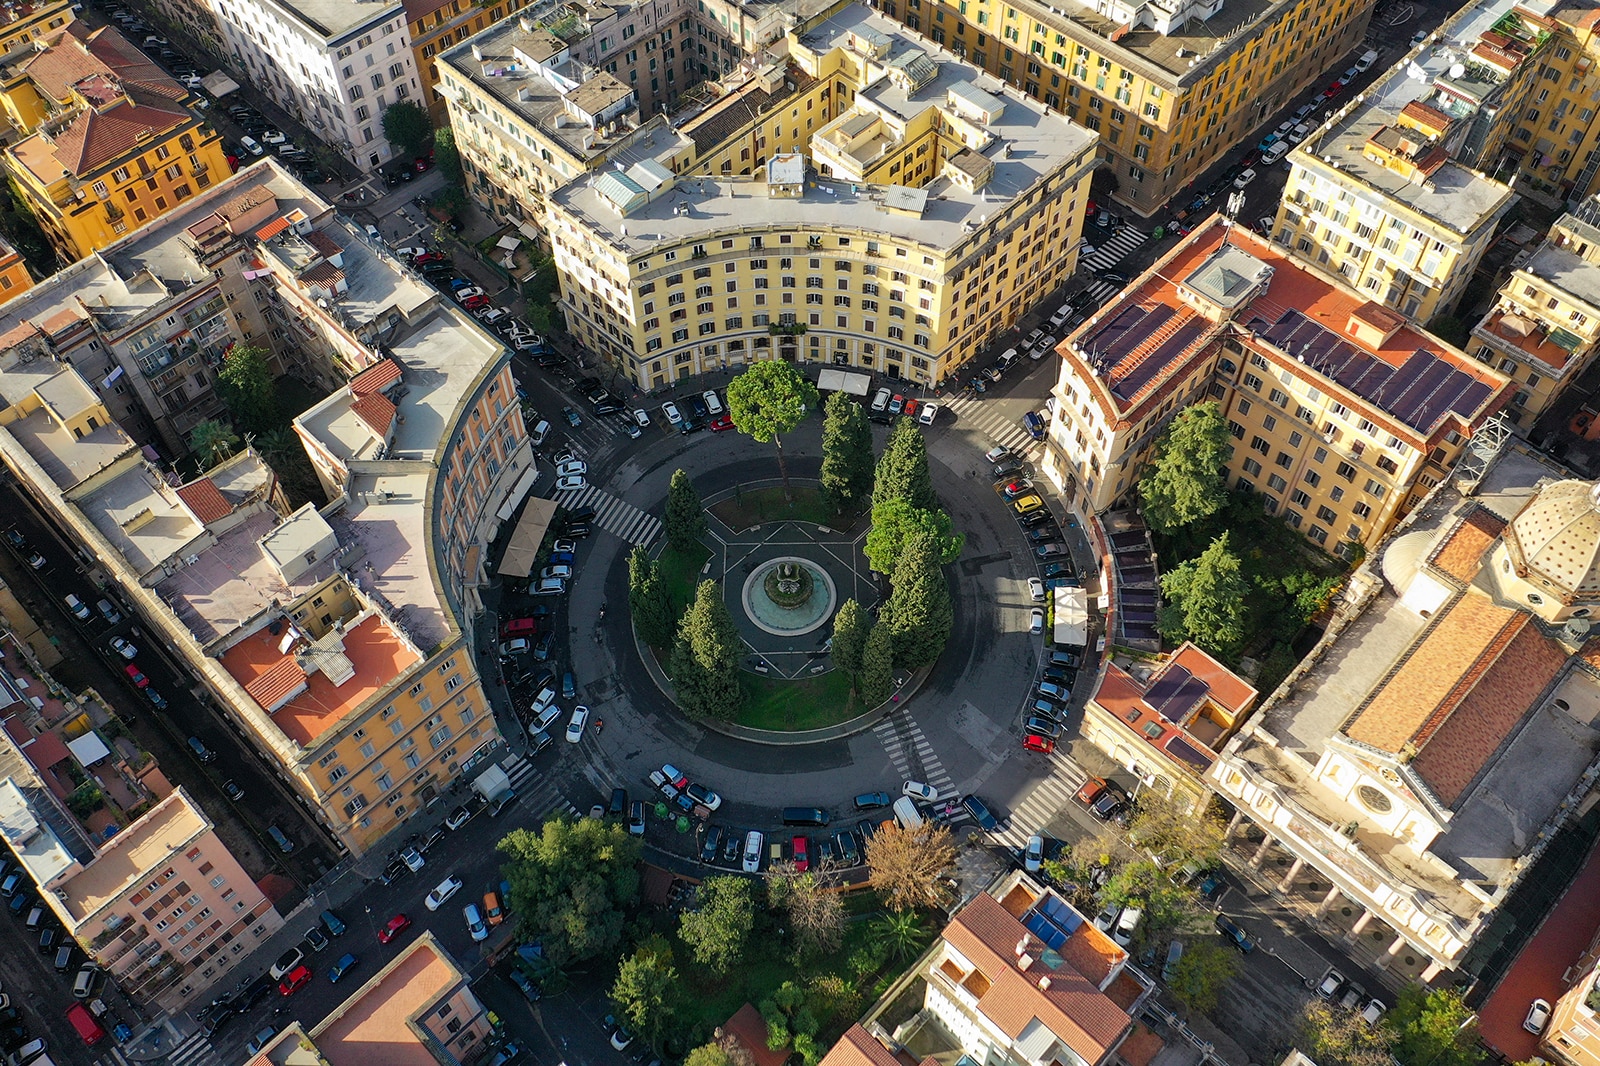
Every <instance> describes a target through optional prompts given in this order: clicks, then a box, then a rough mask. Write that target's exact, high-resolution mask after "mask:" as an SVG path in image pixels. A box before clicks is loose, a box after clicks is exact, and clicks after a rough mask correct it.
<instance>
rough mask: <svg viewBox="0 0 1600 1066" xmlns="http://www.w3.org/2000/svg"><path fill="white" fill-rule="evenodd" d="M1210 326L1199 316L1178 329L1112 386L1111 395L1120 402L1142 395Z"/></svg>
mask: <svg viewBox="0 0 1600 1066" xmlns="http://www.w3.org/2000/svg"><path fill="white" fill-rule="evenodd" d="M1208 325H1209V323H1207V322H1206V321H1205V319H1203V318H1200V317H1199V316H1198V315H1196V316H1194V317H1192V318H1190V319H1189V321H1187V322H1185V323H1184V324H1183V325H1181V326H1179V327H1178V328H1177V329H1176V330H1174V331H1173V334H1172V336H1170V337H1168V338H1167V339H1166V340H1164V341H1162V342H1161V343H1160V345H1158V346H1157V347H1156V350H1155V351H1153V352H1149V353H1147V354H1146V355H1145V357H1144V358H1143V359H1140V360H1139V361H1138V362H1137V363H1136V364H1134V365H1133V366H1132V367H1130V368H1129V370H1128V372H1127V373H1126V374H1124V375H1123V376H1122V377H1120V378H1118V379H1117V380H1116V381H1114V382H1113V383H1112V385H1111V392H1112V395H1114V396H1116V397H1117V398H1118V399H1119V400H1131V399H1133V398H1134V397H1135V396H1137V395H1139V390H1140V389H1142V388H1144V387H1145V386H1146V385H1148V384H1149V383H1150V380H1151V379H1152V378H1154V377H1155V376H1156V375H1157V374H1159V373H1161V371H1163V370H1165V369H1166V368H1167V365H1168V363H1170V362H1171V361H1172V360H1174V359H1176V358H1178V356H1180V355H1182V354H1183V352H1184V351H1185V350H1186V349H1187V348H1188V347H1189V345H1191V344H1193V343H1194V342H1195V341H1197V340H1199V339H1200V337H1201V335H1202V334H1204V333H1205V331H1206V327H1207V326H1208Z"/></svg>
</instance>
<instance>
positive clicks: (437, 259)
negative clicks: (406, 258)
mask: <svg viewBox="0 0 1600 1066" xmlns="http://www.w3.org/2000/svg"><path fill="white" fill-rule="evenodd" d="M446 261H447V260H446V259H445V257H444V256H443V255H442V254H440V253H439V252H423V253H422V254H421V255H419V256H417V257H416V258H414V259H412V260H411V265H412V266H419V267H420V266H427V265H428V264H429V263H443V262H446Z"/></svg>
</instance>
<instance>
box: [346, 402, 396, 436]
mask: <svg viewBox="0 0 1600 1066" xmlns="http://www.w3.org/2000/svg"><path fill="white" fill-rule="evenodd" d="M350 410H351V411H353V412H355V416H356V417H357V418H359V419H361V421H363V422H365V423H366V424H367V425H368V426H371V427H372V432H374V433H376V434H377V435H378V436H380V437H386V436H388V434H389V427H390V426H391V425H393V424H394V415H395V406H394V404H392V403H390V402H389V398H388V397H387V396H385V395H383V394H382V393H381V392H376V393H373V394H372V395H370V396H363V397H361V399H359V400H357V401H356V402H355V403H353V404H351V405H350Z"/></svg>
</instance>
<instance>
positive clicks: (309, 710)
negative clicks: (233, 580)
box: [222, 615, 421, 747]
mask: <svg viewBox="0 0 1600 1066" xmlns="http://www.w3.org/2000/svg"><path fill="white" fill-rule="evenodd" d="M281 636H282V634H274V633H273V632H272V631H271V630H269V629H267V628H266V627H264V626H263V627H262V628H261V629H259V630H257V631H256V632H255V633H252V634H251V635H250V636H248V637H245V638H244V639H243V640H241V641H239V642H238V643H237V644H235V645H233V647H231V648H229V649H228V650H227V651H226V652H224V653H223V654H222V667H223V669H225V670H227V671H228V673H230V674H232V675H233V678H234V680H236V681H238V682H239V683H240V684H241V685H244V686H246V687H249V686H250V685H251V684H252V683H254V682H256V681H257V680H259V679H261V678H262V677H263V676H265V675H266V674H267V673H269V672H270V671H272V670H273V669H274V668H275V667H279V666H280V664H282V663H283V662H284V661H285V660H286V659H292V658H293V655H292V654H285V653H283V652H280V651H279V650H278V641H279V639H280V637H281ZM344 654H345V657H346V658H348V659H349V660H350V665H351V666H353V667H354V668H355V674H354V675H353V676H352V677H351V678H350V679H349V680H348V681H346V682H344V684H342V685H335V684H334V683H333V682H332V681H330V680H329V679H328V677H327V675H326V674H325V673H323V672H322V671H320V670H318V671H316V672H315V673H311V674H309V675H308V676H307V678H306V690H305V691H304V692H302V693H300V694H299V695H298V696H295V697H294V698H293V699H291V700H290V701H289V702H288V703H287V704H285V705H284V706H283V707H282V708H280V709H279V710H277V711H274V712H272V715H271V717H272V720H273V721H274V722H275V723H277V726H278V728H279V729H280V730H282V731H283V734H284V736H286V737H288V738H289V739H290V740H293V741H294V742H295V743H297V744H299V745H300V746H301V747H310V746H311V745H312V744H313V743H315V742H316V740H317V738H318V737H320V736H322V734H323V733H325V732H327V731H328V730H329V729H332V728H334V727H335V726H337V725H338V724H339V723H340V722H342V721H343V720H344V719H345V717H346V716H347V715H349V714H350V712H351V711H354V710H355V709H356V708H357V707H360V706H361V705H362V704H364V703H365V702H366V701H367V700H369V699H371V698H372V697H374V696H376V695H377V694H378V693H380V692H383V691H386V690H387V689H388V687H389V685H390V684H391V683H392V682H393V681H394V679H395V678H396V677H399V676H400V675H401V674H402V673H404V672H405V671H406V670H409V669H410V668H411V667H412V666H414V665H415V664H416V663H418V662H420V661H421V658H420V656H418V655H417V654H416V652H414V651H412V650H411V648H410V647H409V646H408V645H407V644H406V643H405V641H403V640H401V639H399V637H397V636H396V635H395V634H394V632H393V631H391V630H390V629H389V627H388V626H387V625H385V624H384V621H383V619H382V618H381V617H379V616H377V615H368V616H367V617H366V618H365V619H363V620H362V621H361V622H360V624H358V625H356V626H353V627H351V628H349V629H346V630H345V632H344Z"/></svg>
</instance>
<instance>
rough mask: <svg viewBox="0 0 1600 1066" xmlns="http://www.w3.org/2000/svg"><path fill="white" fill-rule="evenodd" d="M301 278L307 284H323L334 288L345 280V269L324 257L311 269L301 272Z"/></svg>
mask: <svg viewBox="0 0 1600 1066" xmlns="http://www.w3.org/2000/svg"><path fill="white" fill-rule="evenodd" d="M300 280H301V281H303V282H305V283H306V284H307V285H322V286H324V287H326V288H332V287H333V286H335V285H337V284H338V283H339V282H341V281H343V280H344V271H343V270H340V269H339V268H338V267H336V266H334V265H333V264H332V263H330V262H328V261H327V260H326V259H324V260H323V261H322V262H320V263H318V264H317V265H316V266H314V267H312V268H311V269H310V270H306V271H303V272H302V273H301V274H300Z"/></svg>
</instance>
